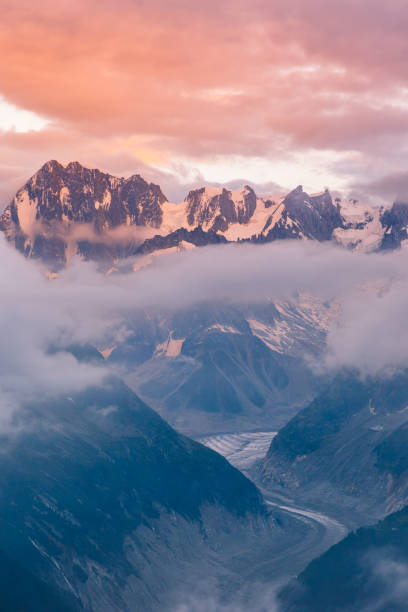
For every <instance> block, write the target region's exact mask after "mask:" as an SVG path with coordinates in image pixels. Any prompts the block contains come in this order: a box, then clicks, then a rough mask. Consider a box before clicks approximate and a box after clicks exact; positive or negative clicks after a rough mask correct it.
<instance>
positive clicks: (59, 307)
mask: <svg viewBox="0 0 408 612" xmlns="http://www.w3.org/2000/svg"><path fill="white" fill-rule="evenodd" d="M0 257H1V260H2V266H1V270H0V275H1V287H2V297H1V302H0V317H1V321H2V325H1V329H2V342H1V347H0V365H1V372H0V387H1V390H2V397H3V399H2V406H3V413H4V414H7V411H8V409H9V407H10V406H12V405H13V403H15V402H16V401H21V398H26V397H27V396H29V395H30V394H36V393H41V394H44V393H59V392H65V391H66V390H68V389H73V390H78V389H81V388H83V387H84V386H86V385H87V384H90V383H95V382H97V381H99V380H101V379H102V377H103V376H104V375H105V374H106V368H103V367H96V366H92V365H84V364H81V365H79V364H78V363H77V362H76V360H75V359H74V358H73V357H72V355H70V354H68V353H66V352H59V353H57V354H53V355H50V354H49V348H50V346H57V347H64V346H67V345H69V344H72V343H86V342H90V343H92V344H94V345H95V346H102V345H103V344H104V343H106V342H108V341H109V337H112V335H115V336H117V335H118V334H121V333H123V332H124V330H125V322H124V321H125V316H126V314H127V313H129V312H131V311H132V310H135V309H140V308H142V309H147V310H149V309H154V310H155V311H156V312H157V311H159V310H161V309H165V310H169V309H174V310H177V309H179V308H187V307H194V306H195V305H196V304H198V303H201V302H203V301H204V302H220V301H226V302H229V303H237V304H242V303H248V302H260V303H263V302H265V301H271V300H274V299H280V300H282V299H288V300H296V298H297V295H298V294H299V292H311V293H312V294H314V295H317V296H319V297H320V298H321V299H323V300H327V301H330V300H338V302H339V304H340V312H341V314H340V316H339V318H338V319H337V320H336V321H335V322H334V324H333V325H332V327H331V329H330V330H329V333H328V342H327V358H326V362H325V365H326V366H327V367H328V368H330V369H333V368H337V367H342V366H353V367H356V368H360V369H361V370H362V371H363V372H369V373H378V372H380V371H382V370H384V369H386V368H388V367H389V366H391V367H400V366H401V367H403V366H404V365H406V364H407V362H408V326H407V324H406V316H407V315H406V313H407V311H408V310H407V307H408V278H407V276H408V272H407V269H406V265H405V253H404V252H402V251H400V252H396V253H391V254H387V255H382V254H381V255H380V254H371V255H363V254H356V253H351V252H349V251H346V250H343V249H340V248H334V247H333V246H331V245H321V244H315V243H303V242H297V241H296V242H283V243H274V244H269V245H264V246H259V245H226V246H215V247H205V248H201V249H195V250H193V251H188V252H181V253H174V254H172V255H166V256H162V257H157V258H155V259H154V261H153V263H152V264H151V265H149V266H146V267H144V268H142V269H141V270H139V271H138V272H136V273H130V274H111V275H109V276H106V275H104V274H102V273H100V272H98V271H97V269H96V266H95V265H93V264H89V263H84V262H81V261H74V262H73V263H72V265H70V266H69V267H68V268H67V269H66V270H64V271H63V272H62V273H61V274H60V276H59V277H58V278H57V279H55V280H52V281H50V280H49V279H48V278H47V277H46V275H45V274H44V270H43V269H42V267H41V265H40V264H38V263H35V262H32V261H28V260H26V259H24V258H23V256H22V255H20V254H19V253H17V252H16V251H15V250H14V249H12V248H11V247H9V245H8V244H7V243H6V242H5V240H4V239H1V240H0ZM362 287H363V289H362ZM6 398H7V401H6Z"/></svg>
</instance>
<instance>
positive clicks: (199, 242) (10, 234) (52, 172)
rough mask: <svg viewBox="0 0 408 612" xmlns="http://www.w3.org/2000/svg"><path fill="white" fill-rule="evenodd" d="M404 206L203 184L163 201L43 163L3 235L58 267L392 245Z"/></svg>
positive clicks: (133, 183)
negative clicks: (237, 245) (206, 250)
mask: <svg viewBox="0 0 408 612" xmlns="http://www.w3.org/2000/svg"><path fill="white" fill-rule="evenodd" d="M407 226H408V204H404V203H400V202H397V203H395V204H394V205H393V206H392V207H391V208H390V209H386V210H383V209H381V208H376V207H372V206H367V205H363V204H359V203H356V202H341V201H340V200H339V199H337V198H336V200H335V201H333V199H332V197H331V195H330V193H329V191H328V190H325V191H324V192H323V193H321V194H317V195H309V194H307V193H305V192H304V191H303V189H302V187H301V186H298V187H297V188H296V189H294V190H293V191H291V192H290V193H289V194H288V195H287V196H286V197H285V198H283V199H282V198H259V197H257V195H256V193H255V192H254V190H253V189H252V188H251V187H250V186H248V185H246V186H244V187H243V188H242V189H239V190H235V191H231V190H228V189H225V188H218V187H202V188H200V189H195V190H193V191H190V193H189V194H188V195H187V197H186V199H185V201H184V202H181V203H179V204H172V203H170V202H168V201H167V199H166V197H165V195H164V194H163V193H162V191H161V189H160V187H159V186H157V185H154V184H149V183H147V182H146V181H145V180H144V179H143V178H142V177H140V176H139V175H134V176H131V177H130V178H128V179H124V178H117V177H114V176H111V175H109V174H106V173H104V172H101V171H99V170H90V169H88V168H85V167H83V166H81V165H80V164H79V163H78V162H71V163H69V164H68V165H67V166H63V165H62V164H60V163H58V162H57V161H50V162H47V163H46V164H45V165H44V166H43V167H42V168H41V169H40V170H39V171H38V172H37V173H36V174H35V175H34V176H33V177H31V179H29V181H27V183H26V184H25V185H24V186H23V187H22V188H21V189H20V190H19V191H18V192H17V194H16V196H15V197H14V198H13V201H12V202H11V204H10V205H9V206H7V207H6V209H5V210H4V212H3V214H2V216H1V218H0V230H1V231H2V232H3V233H4V234H5V236H6V238H7V239H8V240H9V241H10V242H11V243H12V244H13V245H14V246H15V247H16V248H17V249H18V250H20V251H21V252H23V253H24V254H25V255H26V256H27V257H33V258H38V259H41V260H43V261H45V262H46V263H47V264H48V265H51V266H53V267H55V268H58V267H61V266H64V265H65V264H66V262H67V261H68V260H69V259H70V257H72V256H73V255H74V254H79V255H80V256H82V257H84V258H85V259H92V260H98V261H105V262H107V263H112V261H114V260H117V259H121V258H126V257H129V256H133V255H140V254H146V253H151V252H153V251H157V250H163V249H177V248H186V247H187V248H190V247H194V246H204V245H207V244H216V243H221V242H231V241H232V242H235V241H242V240H244V241H251V242H260V243H263V242H270V241H273V240H278V239H288V238H289V239H310V240H318V241H325V240H334V241H335V242H337V243H340V244H343V245H345V246H348V247H352V248H357V249H364V250H374V249H381V248H396V247H398V246H400V244H401V243H403V242H404V241H405V240H406V239H407Z"/></svg>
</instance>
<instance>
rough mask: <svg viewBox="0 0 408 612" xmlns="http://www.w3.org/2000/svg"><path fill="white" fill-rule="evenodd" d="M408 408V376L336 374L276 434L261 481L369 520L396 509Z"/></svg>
mask: <svg viewBox="0 0 408 612" xmlns="http://www.w3.org/2000/svg"><path fill="white" fill-rule="evenodd" d="M407 404H408V373H407V371H403V372H401V373H399V374H396V375H394V376H393V377H392V378H388V379H381V378H366V379H365V380H363V379H360V378H359V377H358V375H357V374H355V373H354V372H347V373H343V374H340V375H338V376H336V377H335V379H334V380H333V381H332V382H331V384H330V385H329V386H328V388H327V389H326V390H325V391H324V392H323V393H321V394H320V395H319V396H318V397H317V398H316V399H315V400H314V401H312V402H311V403H310V404H309V405H308V406H307V407H306V408H304V409H303V410H301V411H300V412H299V413H298V414H297V415H296V416H295V417H294V418H293V419H291V421H289V423H287V425H286V426H285V427H284V428H283V429H281V430H280V431H279V433H278V435H277V436H276V438H274V440H273V441H272V443H271V447H270V449H269V451H268V454H267V456H266V458H265V460H264V462H263V464H262V466H261V468H260V474H261V478H262V479H263V481H264V483H268V485H269V486H271V485H273V484H274V485H276V484H279V485H281V486H284V487H286V488H289V489H290V490H292V491H294V492H298V493H299V494H301V495H302V496H305V498H308V499H309V500H310V501H311V502H316V500H317V499H319V498H321V497H322V496H323V497H324V498H326V499H327V500H328V502H329V503H330V502H331V503H332V504H333V505H334V506H336V507H337V509H339V508H340V507H343V508H347V507H353V508H359V509H361V510H363V511H364V512H365V514H366V516H367V517H372V518H380V517H382V516H384V514H385V513H386V512H387V511H388V512H389V511H390V510H392V509H398V508H400V507H401V506H402V505H404V504H405V503H406V501H407V499H408V455H407V452H406V443H407V442H408V427H407V422H408V414H407V412H406V406H407Z"/></svg>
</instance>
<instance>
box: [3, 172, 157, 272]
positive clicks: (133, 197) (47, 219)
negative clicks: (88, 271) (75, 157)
mask: <svg viewBox="0 0 408 612" xmlns="http://www.w3.org/2000/svg"><path fill="white" fill-rule="evenodd" d="M165 200H166V198H165V196H164V195H163V193H162V192H161V190H160V187H158V186H157V185H153V184H148V183H146V181H145V180H143V179H142V178H141V177H140V176H138V175H135V176H131V177H130V178H128V179H120V178H116V177H113V176H111V175H109V174H105V173H103V172H101V171H99V170H90V169H88V168H84V167H83V166H81V165H80V164H79V163H78V162H72V163H70V164H68V165H67V166H66V167H64V166H62V165H61V164H59V163H58V162H56V161H50V162H48V163H46V164H45V165H44V166H43V167H42V168H41V169H40V170H39V171H38V172H37V173H36V174H35V175H34V176H33V177H32V178H31V179H30V180H29V181H28V182H27V183H26V184H25V185H24V186H23V187H22V188H21V189H20V190H19V191H18V192H17V194H16V196H15V197H14V199H13V201H12V202H11V204H10V205H9V206H8V207H7V208H6V210H5V211H4V213H3V215H2V216H1V218H0V229H1V230H2V231H3V232H4V233H5V235H6V237H7V238H8V240H10V241H11V242H12V243H14V245H15V246H16V248H18V249H19V250H21V251H22V252H23V253H24V254H25V255H27V256H29V257H34V258H40V259H43V260H46V261H51V262H52V260H53V259H54V260H56V261H57V262H58V263H65V261H66V259H67V249H68V245H69V242H70V238H71V234H72V233H74V234H75V233H76V236H74V238H73V240H75V242H76V245H78V244H79V250H81V243H86V242H89V241H90V242H93V243H95V242H96V243H98V242H101V243H103V242H105V240H104V238H105V235H106V233H107V232H109V231H111V230H115V229H119V228H129V227H134V226H140V227H149V228H158V227H160V224H161V222H162V217H163V211H162V208H161V205H162V204H163V202H164V201H165ZM78 229H79V231H77V230H78ZM136 238H137V235H136V234H135V239H136ZM84 248H85V247H84V246H82V249H84ZM95 255H96V254H95ZM100 255H101V254H100V253H99V256H100Z"/></svg>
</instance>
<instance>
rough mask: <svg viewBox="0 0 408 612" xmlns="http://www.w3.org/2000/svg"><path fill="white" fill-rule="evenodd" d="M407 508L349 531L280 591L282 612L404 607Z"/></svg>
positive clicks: (391, 611)
mask: <svg viewBox="0 0 408 612" xmlns="http://www.w3.org/2000/svg"><path fill="white" fill-rule="evenodd" d="M407 569H408V509H407V508H404V509H403V510H401V511H400V512H397V513H394V514H391V515H389V516H387V517H386V519H384V520H383V521H381V522H380V523H377V524H376V525H374V526H372V527H364V528H361V529H359V530H358V531H357V532H355V533H352V534H350V535H348V536H347V537H346V538H345V539H344V540H342V541H341V542H339V543H338V544H336V545H335V546H333V547H332V548H331V549H330V550H328V551H327V552H326V553H325V554H324V555H322V556H321V557H319V558H318V559H315V560H314V561H312V562H311V563H310V564H309V566H308V567H307V568H306V569H305V570H304V571H303V572H302V573H301V574H300V576H299V577H298V579H297V580H295V581H293V582H292V583H291V584H290V585H289V586H288V587H286V588H285V589H284V590H283V592H282V593H281V595H280V601H281V609H282V612H328V611H330V612H337V611H338V612H362V611H364V612H373V611H374V610H375V611H376V612H403V611H404V610H406V603H407V587H406V576H407Z"/></svg>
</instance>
